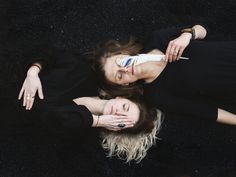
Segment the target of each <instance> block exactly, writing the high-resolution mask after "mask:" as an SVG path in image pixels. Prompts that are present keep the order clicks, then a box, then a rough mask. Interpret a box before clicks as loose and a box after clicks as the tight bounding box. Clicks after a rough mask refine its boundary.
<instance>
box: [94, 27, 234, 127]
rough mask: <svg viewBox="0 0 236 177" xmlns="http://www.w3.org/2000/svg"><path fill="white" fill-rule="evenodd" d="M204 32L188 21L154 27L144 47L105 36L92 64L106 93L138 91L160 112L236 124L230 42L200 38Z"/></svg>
mask: <svg viewBox="0 0 236 177" xmlns="http://www.w3.org/2000/svg"><path fill="white" fill-rule="evenodd" d="M206 34H207V30H206V28H204V27H203V26H202V25H194V26H192V27H188V28H186V27H173V28H169V29H165V30H159V31H155V32H154V33H153V35H152V36H151V37H150V39H149V40H147V41H146V42H144V43H143V45H144V48H142V46H141V45H140V43H137V42H135V41H134V40H130V41H129V43H128V44H126V45H121V44H120V43H119V42H117V41H109V42H107V43H105V44H104V45H102V46H100V48H98V49H97V51H95V52H94V60H95V63H94V66H95V68H96V70H97V73H99V77H100V81H101V83H102V85H103V88H104V89H106V91H107V92H110V94H113V95H130V94H134V92H137V91H138V92H139V93H140V91H141V93H142V92H143V93H144V95H145V97H146V99H147V100H148V101H149V102H150V103H152V105H153V106H155V107H157V108H159V109H161V110H162V111H163V112H164V113H165V112H169V113H172V114H176V115H180V116H185V117H193V118H197V119H203V120H210V121H217V122H220V123H226V124H232V125H236V114H234V113H236V92H235V90H236V72H235V71H236V70H235V69H236V67H235V66H236V60H235V55H236V53H235V51H236V42H208V41H206V42H204V41H200V40H199V39H203V38H205V37H206ZM197 39H198V40H197ZM190 41H191V42H190ZM167 61H169V63H167ZM173 61H176V62H174V63H172V62H173ZM142 89H143V90H142ZM133 91H134V92H133Z"/></svg>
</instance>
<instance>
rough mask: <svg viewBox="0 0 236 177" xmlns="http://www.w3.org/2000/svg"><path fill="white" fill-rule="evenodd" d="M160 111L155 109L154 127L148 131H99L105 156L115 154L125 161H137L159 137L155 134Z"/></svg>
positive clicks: (159, 124)
mask: <svg viewBox="0 0 236 177" xmlns="http://www.w3.org/2000/svg"><path fill="white" fill-rule="evenodd" d="M161 122H162V113H161V111H159V110H156V120H154V122H153V124H154V128H153V129H152V131H151V132H150V133H138V134H127V133H124V134H119V133H117V132H111V131H109V132H108V131H104V132H102V133H101V138H102V147H103V149H104V150H106V151H108V153H107V156H108V157H113V156H117V157H118V158H119V159H122V160H125V161H126V163H128V162H130V161H132V160H134V161H136V163H139V162H140V161H141V160H142V159H143V158H144V157H145V156H146V155H147V150H148V149H149V148H150V147H152V146H153V145H155V144H156V140H157V139H159V138H158V137H157V134H158V132H159V130H160V128H161Z"/></svg>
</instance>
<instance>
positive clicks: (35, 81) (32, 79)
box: [18, 66, 44, 110]
mask: <svg viewBox="0 0 236 177" xmlns="http://www.w3.org/2000/svg"><path fill="white" fill-rule="evenodd" d="M38 73H39V68H37V67H35V66H32V67H31V68H30V69H29V70H28V72H27V77H26V78H25V81H24V83H23V86H22V88H21V90H20V93H19V96H18V100H20V99H21V98H22V96H23V94H24V96H23V106H25V109H26V110H30V109H31V108H32V106H33V104H34V98H35V94H36V92H37V91H38V95H39V98H40V99H43V98H44V96H43V91H42V84H41V81H40V78H39V76H38Z"/></svg>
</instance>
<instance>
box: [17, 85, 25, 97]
mask: <svg viewBox="0 0 236 177" xmlns="http://www.w3.org/2000/svg"><path fill="white" fill-rule="evenodd" d="M23 93H24V87H23V86H22V88H21V90H20V93H19V95H18V100H20V99H21V97H22V95H23Z"/></svg>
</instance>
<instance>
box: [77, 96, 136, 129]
mask: <svg viewBox="0 0 236 177" xmlns="http://www.w3.org/2000/svg"><path fill="white" fill-rule="evenodd" d="M73 101H74V102H75V103H76V104H78V105H85V106H86V107H87V108H88V109H89V111H90V112H91V113H92V114H93V124H92V127H104V128H106V129H108V130H112V131H118V130H121V129H124V128H131V127H133V126H134V125H135V123H136V122H137V121H138V120H139V114H140V111H139V108H138V106H137V105H136V104H135V103H133V102H131V101H130V100H128V99H125V98H119V97H117V98H115V99H111V100H105V99H99V98H97V97H81V98H76V99H74V100H73ZM98 115H100V116H98ZM121 122H122V123H124V124H125V127H124V128H120V127H118V126H117V125H118V124H119V123H121Z"/></svg>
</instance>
